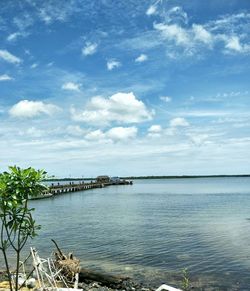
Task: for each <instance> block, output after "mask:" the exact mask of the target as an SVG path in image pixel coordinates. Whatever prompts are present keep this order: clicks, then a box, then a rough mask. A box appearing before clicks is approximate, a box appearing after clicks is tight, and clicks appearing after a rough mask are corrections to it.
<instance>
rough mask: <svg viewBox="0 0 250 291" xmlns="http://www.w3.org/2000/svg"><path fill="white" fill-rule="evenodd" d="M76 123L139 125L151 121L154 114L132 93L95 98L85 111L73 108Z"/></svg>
mask: <svg viewBox="0 0 250 291" xmlns="http://www.w3.org/2000/svg"><path fill="white" fill-rule="evenodd" d="M71 114H72V118H73V120H75V121H82V122H88V123H91V124H109V123H110V122H119V123H138V122H142V121H146V120H151V119H152V116H153V114H154V113H153V112H152V111H149V110H148V109H147V108H146V106H145V104H144V103H143V102H142V101H140V100H138V99H137V98H136V96H135V95H134V94H133V93H132V92H130V93H120V92H119V93H116V94H114V95H112V96H111V97H109V98H104V97H100V96H97V97H93V98H92V99H91V100H90V101H89V103H88V104H87V105H86V108H85V109H84V110H83V111H78V110H76V109H75V108H71Z"/></svg>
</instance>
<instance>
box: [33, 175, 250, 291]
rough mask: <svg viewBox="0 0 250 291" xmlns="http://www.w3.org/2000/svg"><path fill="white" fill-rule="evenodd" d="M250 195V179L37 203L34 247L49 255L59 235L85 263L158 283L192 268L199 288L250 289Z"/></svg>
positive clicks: (100, 192)
mask: <svg viewBox="0 0 250 291" xmlns="http://www.w3.org/2000/svg"><path fill="white" fill-rule="evenodd" d="M249 195H250V178H209V179H169V180H138V181H137V180H136V181H134V185H133V186H111V187H108V188H102V189H93V190H88V191H84V192H76V193H72V194H65V195H62V196H58V197H56V198H52V199H45V200H37V201H32V206H34V207H35V208H36V212H35V213H36V219H37V221H38V223H40V224H41V225H42V230H41V231H40V235H39V237H38V238H36V239H35V240H34V241H33V242H32V244H33V245H35V246H36V247H37V249H38V250H39V251H40V253H41V255H43V256H47V255H49V254H50V252H51V250H52V248H53V245H52V243H51V241H50V239H51V238H54V239H55V240H56V241H57V242H58V244H59V245H60V246H61V247H62V248H63V249H64V250H65V252H67V251H74V253H75V254H76V255H77V256H78V257H79V258H80V259H81V260H82V264H83V265H84V266H87V267H91V268H95V269H101V270H104V271H106V272H112V273H120V274H121V273H122V274H124V275H129V276H133V277H136V278H138V279H140V280H145V281H147V282H150V281H151V282H153V283H154V284H156V285H157V284H158V285H159V284H160V283H162V282H168V283H172V284H175V283H176V282H178V283H180V280H181V270H182V269H183V268H188V269H189V272H190V276H191V281H193V282H195V284H196V286H201V285H206V284H208V282H209V284H208V285H209V286H214V288H217V287H218V286H220V290H249V288H248V287H247V286H250V275H249V274H250V221H249V218H250V199H249V198H250V196H249ZM215 286H217V287H215ZM223 286H224V288H225V289H223ZM218 288H219V287H218ZM213 290H217V289H213Z"/></svg>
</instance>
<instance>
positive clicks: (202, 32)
mask: <svg viewBox="0 0 250 291" xmlns="http://www.w3.org/2000/svg"><path fill="white" fill-rule="evenodd" d="M192 28H193V33H194V38H195V40H198V41H201V42H203V43H205V44H208V45H212V44H213V40H214V39H213V36H212V34H211V33H210V32H209V31H207V30H206V29H205V28H204V27H203V26H202V25H198V24H193V26H192Z"/></svg>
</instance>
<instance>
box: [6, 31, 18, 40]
mask: <svg viewBox="0 0 250 291" xmlns="http://www.w3.org/2000/svg"><path fill="white" fill-rule="evenodd" d="M20 35H21V33H20V32H14V33H11V34H10V35H9V36H8V37H7V41H15V40H16V39H17V38H18V37H19V36H20Z"/></svg>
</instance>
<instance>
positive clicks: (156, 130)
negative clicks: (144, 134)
mask: <svg viewBox="0 0 250 291" xmlns="http://www.w3.org/2000/svg"><path fill="white" fill-rule="evenodd" d="M161 131H162V127H161V126H160V125H158V124H157V125H151V126H150V127H149V129H148V132H149V133H160V132H161Z"/></svg>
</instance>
